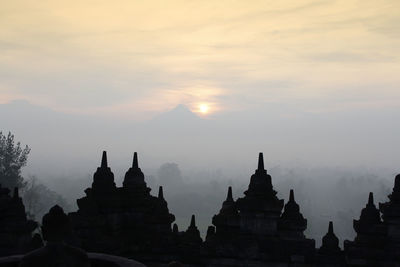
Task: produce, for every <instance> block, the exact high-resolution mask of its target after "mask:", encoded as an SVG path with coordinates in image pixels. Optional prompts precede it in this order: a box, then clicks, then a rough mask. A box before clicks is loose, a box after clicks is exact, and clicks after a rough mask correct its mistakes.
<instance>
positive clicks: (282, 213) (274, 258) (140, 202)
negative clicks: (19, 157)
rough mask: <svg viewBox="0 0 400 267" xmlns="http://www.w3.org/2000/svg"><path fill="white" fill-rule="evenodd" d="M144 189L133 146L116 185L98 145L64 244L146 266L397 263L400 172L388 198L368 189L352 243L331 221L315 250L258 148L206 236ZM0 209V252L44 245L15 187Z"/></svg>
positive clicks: (1, 194) (1, 196) (2, 192)
mask: <svg viewBox="0 0 400 267" xmlns="http://www.w3.org/2000/svg"><path fill="white" fill-rule="evenodd" d="M150 191H151V189H150V188H149V187H147V184H146V181H145V176H144V174H143V172H142V171H141V169H140V167H139V161H138V155H137V153H136V152H135V153H134V156H133V161H132V166H131V168H129V170H128V171H127V172H126V174H125V178H124V180H123V184H122V187H117V186H116V185H115V182H114V174H113V172H112V171H111V169H110V167H109V166H108V162H107V153H106V152H105V151H104V152H103V155H102V159H101V165H100V167H98V168H97V170H96V172H95V173H94V175H93V183H92V186H91V187H90V188H87V189H86V190H85V196H84V197H83V198H80V199H78V200H77V204H78V210H77V211H75V212H71V213H69V214H68V216H67V217H68V219H69V221H70V225H71V231H70V233H69V234H68V235H67V236H68V237H67V238H66V239H65V242H66V243H68V244H69V245H71V246H73V247H79V248H81V249H83V250H84V251H87V252H88V253H89V259H91V254H90V253H102V254H104V255H117V256H120V257H123V258H129V259H134V260H137V261H138V262H141V263H143V264H145V265H146V266H168V264H169V263H171V262H175V263H174V264H176V262H180V263H182V264H183V266H216V267H217V266H221V267H222V266H400V174H399V175H397V176H396V177H395V182H394V188H393V192H392V193H391V194H390V195H389V196H388V197H389V200H388V202H386V203H379V206H378V207H377V205H375V203H374V196H373V193H372V192H371V193H369V196H368V197H367V194H366V206H365V208H363V209H362V211H361V214H360V217H359V218H357V219H354V221H353V227H354V230H355V231H356V233H357V235H356V237H355V238H354V240H352V241H350V240H345V241H344V244H343V249H341V248H340V246H339V239H338V237H337V236H336V235H335V233H334V225H333V223H332V222H329V225H327V233H326V235H325V236H324V237H323V238H322V245H321V247H319V248H317V247H316V245H315V240H313V239H309V238H307V237H306V236H305V235H304V231H305V230H306V229H307V219H306V218H304V216H303V215H302V213H301V208H300V206H299V204H298V203H297V202H296V199H295V192H294V190H290V192H288V193H289V200H288V202H287V203H284V200H282V199H279V198H278V197H277V192H276V191H275V190H274V188H273V186H272V177H271V176H270V175H269V174H268V172H267V171H266V170H265V168H264V160H263V154H262V153H260V154H259V157H258V167H257V169H256V170H255V172H254V174H253V175H251V177H250V183H249V186H248V189H247V190H246V191H245V192H244V196H243V197H240V198H237V199H236V200H235V197H234V196H233V194H232V188H231V187H229V188H228V189H227V196H226V200H225V201H223V203H222V206H221V209H220V211H219V212H218V214H216V215H214V216H213V217H212V219H211V221H212V225H210V226H209V227H208V229H207V235H206V238H205V240H203V239H202V238H201V236H200V232H199V230H198V228H197V226H196V217H195V215H191V217H190V224H189V227H188V228H187V229H186V230H179V229H178V226H177V225H176V224H174V221H175V216H174V215H173V214H171V213H170V212H169V209H168V204H167V201H166V200H165V199H164V193H163V188H162V187H159V190H158V194H157V196H153V195H151V194H150ZM0 207H1V211H0V216H1V221H0V225H1V229H0V234H1V236H2V238H1V239H0V253H1V255H2V256H5V255H12V254H21V253H26V252H28V251H30V250H32V249H34V248H38V247H40V246H42V245H41V243H40V240H39V241H38V238H39V236H38V235H35V236H34V238H32V237H31V233H32V232H33V230H34V229H35V227H36V223H35V222H32V221H29V220H27V219H26V215H25V209H24V207H23V204H22V201H21V198H19V196H18V190H16V191H15V193H14V196H13V197H10V196H9V191H8V190H7V189H4V188H0ZM53 212H54V211H53ZM9 222H12V223H9ZM188 222H189V218H188ZM10 225H14V226H13V227H11V226H10ZM4 237H7V238H8V239H7V240H14V241H13V243H9V244H12V245H9V246H5V243H4V240H5V239H4ZM34 239H36V241H35V242H34V241H33V240H34ZM16 240H19V241H18V242H17V241H16ZM32 244H36V245H35V246H33V245H32ZM39 249H41V248H39ZM92 263H93V261H92ZM0 266H2V261H1V259H0ZM4 266H5V265H4ZM7 266H11V265H7ZM15 266H16V265H15ZM92 266H97V265H96V264H95V263H94V264H93V265H92ZM101 266H106V265H101ZM109 266H111V265H109ZM113 266H124V265H113ZM170 266H173V265H170ZM174 266H179V265H174Z"/></svg>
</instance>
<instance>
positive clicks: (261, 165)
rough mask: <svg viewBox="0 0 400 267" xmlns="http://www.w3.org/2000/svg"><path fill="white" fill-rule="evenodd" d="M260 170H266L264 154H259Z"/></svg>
mask: <svg viewBox="0 0 400 267" xmlns="http://www.w3.org/2000/svg"><path fill="white" fill-rule="evenodd" d="M258 170H265V169H264V156H263V153H262V152H260V153H259V154H258Z"/></svg>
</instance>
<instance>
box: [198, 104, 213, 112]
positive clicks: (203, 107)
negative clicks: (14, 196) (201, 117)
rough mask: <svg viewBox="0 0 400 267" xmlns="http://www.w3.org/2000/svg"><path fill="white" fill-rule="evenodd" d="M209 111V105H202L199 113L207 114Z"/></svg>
mask: <svg viewBox="0 0 400 267" xmlns="http://www.w3.org/2000/svg"><path fill="white" fill-rule="evenodd" d="M209 109H210V108H209V106H208V105H207V104H200V106H199V111H200V113H202V114H207V113H208V110H209Z"/></svg>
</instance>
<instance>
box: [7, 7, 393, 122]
mask: <svg viewBox="0 0 400 267" xmlns="http://www.w3.org/2000/svg"><path fill="white" fill-rule="evenodd" d="M0 6H1V8H0V51H1V53H0V103H6V102H8V101H11V100H13V99H26V100H28V101H30V102H32V103H35V104H39V105H43V106H47V107H50V108H53V109H57V110H61V111H68V112H77V113H92V114H108V115H110V114H111V115H119V116H128V117H129V116H130V115H131V114H135V115H132V116H136V115H137V114H147V113H149V114H150V113H156V112H160V111H164V110H167V109H170V108H172V107H174V106H175V105H177V104H180V103H182V104H186V105H187V106H189V107H190V108H191V109H192V110H194V111H197V110H198V109H199V107H200V106H201V105H208V106H209V110H210V112H216V111H219V112H223V111H229V110H242V109H248V108H251V107H254V106H260V107H262V106H266V107H267V106H268V104H270V103H273V104H278V105H279V104H282V105H289V106H294V107H296V108H297V109H299V110H303V111H305V112H324V111H332V110H343V109H357V108H382V107H388V106H390V107H396V106H397V107H399V106H400V1H398V0H390V1H389V0H387V1H384V0H381V1H376V0H375V1H370V0H359V1H354V0H343V1H342V0H337V1H307V0H304V1H256V0H250V1H244V0H242V1H233V0H231V1H223V0H219V1H206V0H191V1H189V0H188V1H173V0H168V1H70V0H69V1H54V0H52V1H44V0H43V1H42V0H41V1H37V0H35V1H18V0H13V1H8V0H0ZM138 116H139V115H138Z"/></svg>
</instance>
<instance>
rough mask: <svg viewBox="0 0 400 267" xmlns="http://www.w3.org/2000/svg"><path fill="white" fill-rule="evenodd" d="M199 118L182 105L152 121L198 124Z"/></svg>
mask: <svg viewBox="0 0 400 267" xmlns="http://www.w3.org/2000/svg"><path fill="white" fill-rule="evenodd" d="M200 120H201V118H200V117H199V116H197V115H196V114H195V113H194V112H192V111H191V110H190V109H189V108H188V107H187V106H185V105H183V104H179V105H177V106H176V107H175V108H173V109H171V110H169V111H167V112H165V113H162V114H160V115H158V116H156V117H155V118H153V119H152V121H153V122H163V123H168V122H181V123H190V122H193V121H195V122H198V121H200Z"/></svg>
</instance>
